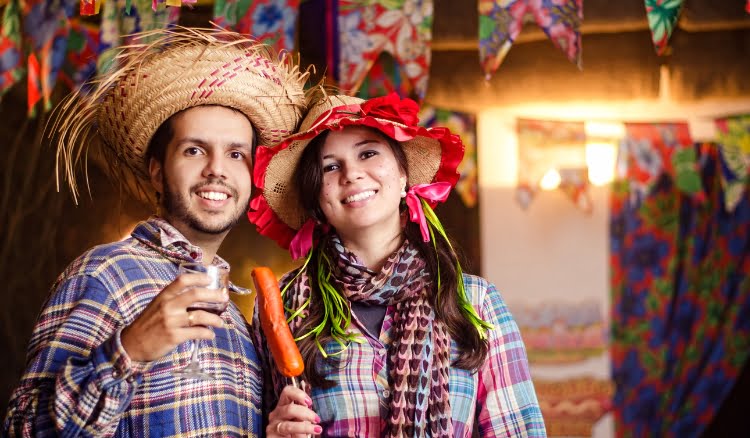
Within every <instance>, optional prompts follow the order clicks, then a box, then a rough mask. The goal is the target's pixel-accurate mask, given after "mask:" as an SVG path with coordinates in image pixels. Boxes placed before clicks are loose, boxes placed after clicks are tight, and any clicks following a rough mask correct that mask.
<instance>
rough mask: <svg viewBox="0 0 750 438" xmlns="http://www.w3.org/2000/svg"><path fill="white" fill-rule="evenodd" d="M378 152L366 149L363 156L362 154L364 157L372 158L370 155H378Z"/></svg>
mask: <svg viewBox="0 0 750 438" xmlns="http://www.w3.org/2000/svg"><path fill="white" fill-rule="evenodd" d="M377 154H378V153H377V152H375V151H364V152H362V155H361V156H362V158H370V157H372V156H374V155H377Z"/></svg>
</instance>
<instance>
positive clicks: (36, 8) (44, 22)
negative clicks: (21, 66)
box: [22, 0, 76, 114]
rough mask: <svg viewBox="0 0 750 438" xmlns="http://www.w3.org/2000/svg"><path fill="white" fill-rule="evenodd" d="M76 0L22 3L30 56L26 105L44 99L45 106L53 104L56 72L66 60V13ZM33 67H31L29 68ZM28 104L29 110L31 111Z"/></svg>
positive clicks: (72, 10)
mask: <svg viewBox="0 0 750 438" xmlns="http://www.w3.org/2000/svg"><path fill="white" fill-rule="evenodd" d="M75 6H76V0H67V1H62V2H48V1H45V0H27V1H25V2H24V3H23V13H22V15H23V23H24V41H25V43H26V44H27V47H29V51H30V52H31V55H34V57H33V59H31V58H30V59H29V64H28V65H29V78H28V84H29V90H28V92H29V98H28V103H29V105H32V104H36V102H38V101H39V100H40V99H43V100H44V109H45V110H49V109H51V108H52V102H51V100H50V97H51V94H52V90H53V89H54V87H55V83H56V82H57V76H58V74H59V72H60V69H61V68H62V65H63V63H64V61H65V52H66V50H67V41H68V30H69V17H71V16H72V15H73V14H74V13H75ZM32 68H33V69H35V70H34V71H31V69H32ZM34 113H35V112H34V111H33V108H31V107H29V114H34Z"/></svg>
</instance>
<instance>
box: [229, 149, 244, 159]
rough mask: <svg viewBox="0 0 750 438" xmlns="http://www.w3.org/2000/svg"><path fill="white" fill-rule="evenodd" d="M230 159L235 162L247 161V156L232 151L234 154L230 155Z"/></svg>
mask: <svg viewBox="0 0 750 438" xmlns="http://www.w3.org/2000/svg"><path fill="white" fill-rule="evenodd" d="M229 157H230V158H232V159H234V160H244V159H245V154H243V153H242V152H239V151H232V152H230V153H229Z"/></svg>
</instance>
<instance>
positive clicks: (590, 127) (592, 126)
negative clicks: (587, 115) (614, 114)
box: [583, 121, 625, 138]
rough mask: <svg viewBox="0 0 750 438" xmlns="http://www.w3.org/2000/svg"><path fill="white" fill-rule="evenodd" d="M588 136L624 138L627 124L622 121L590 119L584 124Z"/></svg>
mask: <svg viewBox="0 0 750 438" xmlns="http://www.w3.org/2000/svg"><path fill="white" fill-rule="evenodd" d="M583 129H584V130H585V131H586V137H587V138H623V137H625V125H624V124H623V123H622V122H603V121H588V122H585V123H584V125H583Z"/></svg>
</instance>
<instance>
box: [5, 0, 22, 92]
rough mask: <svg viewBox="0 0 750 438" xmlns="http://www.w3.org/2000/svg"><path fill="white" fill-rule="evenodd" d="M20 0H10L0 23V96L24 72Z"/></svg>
mask: <svg viewBox="0 0 750 438" xmlns="http://www.w3.org/2000/svg"><path fill="white" fill-rule="evenodd" d="M22 53H23V50H22V48H21V10H20V0H10V2H9V3H8V4H7V5H6V6H5V10H4V11H3V18H2V23H1V24H0V97H2V95H3V94H5V92H6V91H8V89H10V87H12V86H13V84H15V83H16V82H18V80H19V79H21V77H22V76H23V74H24V65H23V62H22V58H21V56H22Z"/></svg>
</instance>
